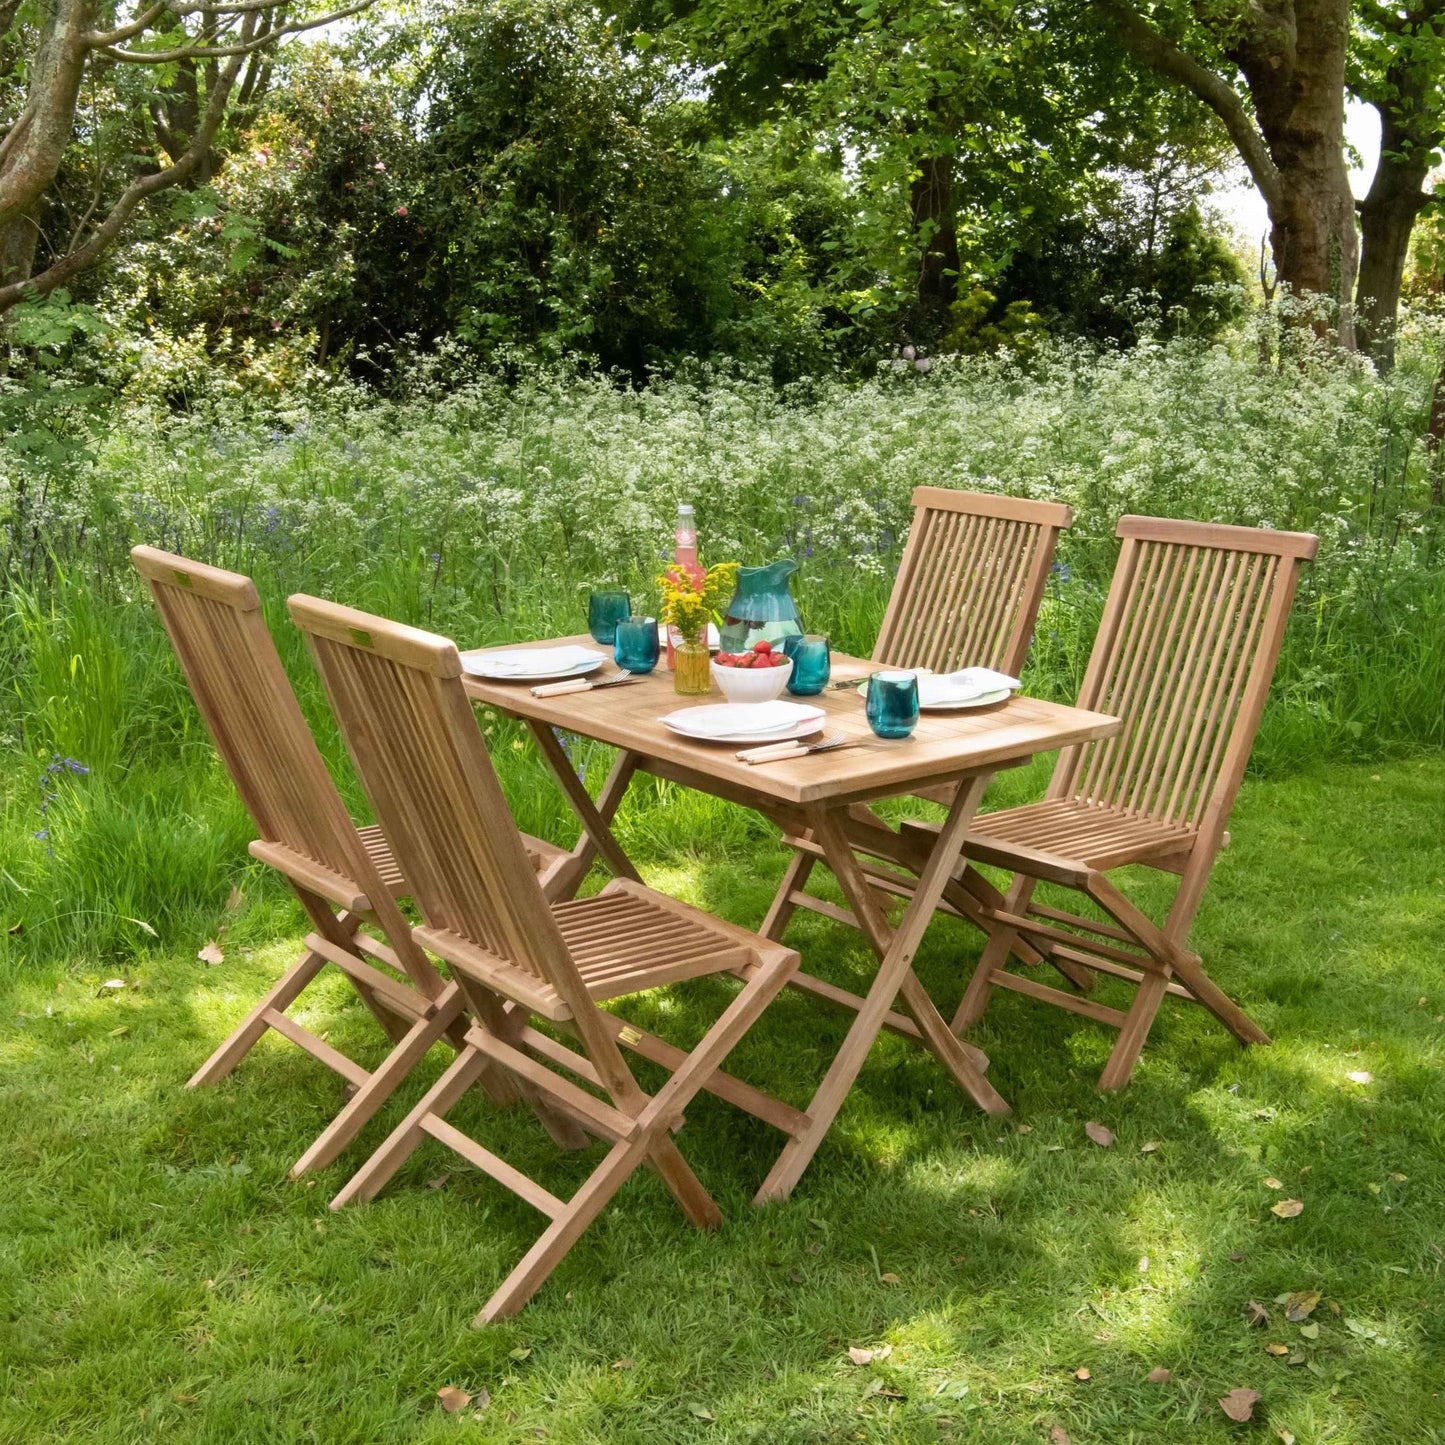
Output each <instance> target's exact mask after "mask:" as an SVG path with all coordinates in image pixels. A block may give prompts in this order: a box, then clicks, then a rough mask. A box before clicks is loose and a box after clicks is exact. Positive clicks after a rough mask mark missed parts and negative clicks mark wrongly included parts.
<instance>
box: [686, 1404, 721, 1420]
mask: <svg viewBox="0 0 1445 1445" xmlns="http://www.w3.org/2000/svg"><path fill="white" fill-rule="evenodd" d="M687 1408H688V1411H689V1412H690V1413H691V1414H693V1415H696V1416H697V1418H698V1419H699V1420H714V1419H716V1418H717V1417H716V1416H715V1415H714V1414H713V1412H712V1411H711V1410H709V1409H708V1407H707V1406H706V1405H698V1404H691V1405H689V1406H688V1407H687Z"/></svg>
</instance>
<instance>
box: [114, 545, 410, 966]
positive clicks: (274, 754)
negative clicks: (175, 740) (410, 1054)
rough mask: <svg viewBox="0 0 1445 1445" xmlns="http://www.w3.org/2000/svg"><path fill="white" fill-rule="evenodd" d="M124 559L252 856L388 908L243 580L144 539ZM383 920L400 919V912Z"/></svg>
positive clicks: (314, 886) (327, 894) (328, 894)
mask: <svg viewBox="0 0 1445 1445" xmlns="http://www.w3.org/2000/svg"><path fill="white" fill-rule="evenodd" d="M131 556H132V559H133V560H134V562H135V565H136V568H137V570H138V571H139V572H140V573H141V575H142V576H143V577H144V578H145V579H146V581H147V582H148V583H149V585H150V589H151V595H152V596H153V597H154V598H155V604H156V607H157V609H158V610H159V612H160V615H161V620H162V622H163V623H164V624H165V628H166V631H167V632H168V633H169V634H170V639H171V643H172V644H173V646H174V647H175V650H176V656H177V657H178V658H179V659H180V663H181V667H182V669H183V670H184V672H185V674H186V678H187V681H188V682H189V683H190V686H191V694H192V696H193V697H194V698H195V701H196V706H197V708H198V709H199V710H200V713H201V717H202V718H203V719H204V721H205V724H206V727H207V728H208V730H209V731H210V734H211V737H212V739H213V740H214V742H215V744H216V750H217V751H218V752H219V753H220V755H221V759H222V761H223V762H224V763H225V765H226V770H227V772H229V773H230V775H231V780H232V782H234V783H235V785H236V789H237V791H238V792H239V793H240V795H241V800H242V801H243V802H244V803H245V805H246V808H247V811H248V812H249V813H250V814H251V817H252V819H253V821H254V822H255V824H256V828H257V831H258V832H259V834H260V838H259V840H258V841H257V843H255V844H253V845H252V848H251V851H252V853H253V854H254V855H255V856H257V857H258V858H260V859H261V860H262V861H263V862H266V863H269V864H271V865H272V866H273V867H276V868H278V869H279V870H280V871H281V872H283V873H285V874H286V875H287V876H288V877H290V878H291V879H292V880H293V881H295V882H298V883H300V884H301V885H302V886H304V887H305V888H307V889H308V890H309V891H311V892H313V893H317V894H320V896H321V897H323V898H325V899H326V900H327V901H328V902H331V903H334V904H336V905H337V906H338V907H342V908H354V907H355V906H356V905H357V904H358V903H361V904H363V905H364V906H365V908H366V911H368V912H377V911H383V912H386V913H388V914H391V913H394V908H393V906H392V904H391V899H390V894H389V893H388V891H387V889H386V887H385V885H384V884H383V883H382V881H381V880H380V878H379V877H378V876H377V873H376V871H375V867H374V865H373V863H372V861H371V859H370V858H369V857H368V855H367V852H366V849H365V846H364V845H363V844H362V843H361V841H360V840H359V839H358V837H357V834H356V829H355V826H354V825H353V823H352V820H351V818H350V816H349V815H348V813H347V811H346V806H345V804H343V803H342V801H341V797H340V795H339V794H338V793H337V791H336V785H335V783H334V782H333V781H332V778H331V775H330V773H329V772H328V771H327V769H326V764H325V763H324V762H323V761H322V758H321V753H320V750H319V749H318V748H317V746H316V740H315V738H314V737H313V736H312V734H311V730H310V728H308V727H307V725H306V719H305V718H304V717H303V716H302V713H301V706H300V704H299V703H298V702H297V700H296V694H295V692H294V691H293V690H292V687H291V683H290V680H289V679H288V678H287V676H286V669H285V667H284V666H283V665H282V662H281V658H280V656H279V655H278V653H277V651H276V644H275V642H274V641H273V640H272V638H271V634H270V632H269V631H267V628H266V623H265V619H264V618H263V617H262V614H261V599H260V597H259V596H258V594H257V592H256V588H255V586H254V584H253V583H252V582H251V579H250V578H249V577H243V576H241V575H240V574H239V573H236V572H225V571H222V570H221V569H220V568H219V567H210V566H207V565H206V564H205V563H202V562H193V561H191V560H190V559H189V558H186V557H178V556H175V555H174V554H172V553H170V552H162V551H159V550H158V549H157V548H154V547H136V548H135V549H134V550H133V551H132V553H131ZM387 921H388V920H386V919H383V924H384V925H385V924H386V923H387ZM391 921H393V922H395V923H398V924H399V923H400V921H401V920H400V915H399V914H397V915H395V918H394V919H392V920H391ZM387 932H388V934H391V933H392V932H393V929H392V928H390V927H388V928H387ZM405 961H406V962H407V964H408V968H407V971H408V973H412V972H413V967H415V966H422V967H425V969H426V971H425V973H424V975H423V976H422V977H421V978H416V977H415V975H414V981H417V982H425V983H426V985H427V988H428V991H429V992H434V991H435V988H434V985H435V983H436V979H435V974H434V973H433V972H432V971H431V970H430V968H429V967H428V966H425V965H424V961H423V960H422V959H421V957H420V955H417V956H416V958H415V959H411V958H408V959H406V960H405Z"/></svg>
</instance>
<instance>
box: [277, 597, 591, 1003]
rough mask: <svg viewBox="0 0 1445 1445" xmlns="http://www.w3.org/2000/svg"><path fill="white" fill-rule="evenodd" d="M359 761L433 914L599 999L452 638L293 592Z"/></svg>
mask: <svg viewBox="0 0 1445 1445" xmlns="http://www.w3.org/2000/svg"><path fill="white" fill-rule="evenodd" d="M290 609H291V616H292V619H293V620H294V621H295V623H296V625H297V626H298V627H300V628H301V629H302V631H303V632H305V633H306V634H307V638H308V640H309V642H310V644H311V650H312V655H313V657H314V658H315V660H316V665H317V668H318V670H319V671H320V673H321V676H322V680H323V681H324V682H325V684H326V690H327V693H328V695H329V696H330V698H331V705H332V708H333V710H334V712H335V714H336V719H337V722H338V723H339V724H340V726H341V731H342V734H343V736H344V737H345V738H346V741H347V746H348V747H349V748H350V750H351V755H352V759H353V761H354V762H355V764H356V771H357V773H358V775H359V776H360V778H361V781H362V785H363V787H365V789H366V791H367V794H368V796H369V797H370V799H371V803H372V806H373V807H374V808H375V809H376V812H377V816H378V817H379V818H380V819H381V823H382V827H383V828H384V830H385V832H386V835H387V837H388V839H390V841H391V845H392V847H393V848H394V849H395V851H396V855H397V859H398V861H399V862H400V863H401V866H402V869H403V871H404V872H405V874H406V876H407V880H408V882H409V883H410V885H411V889H412V897H413V898H414V900H415V902H416V904H417V907H418V908H420V910H421V912H422V916H423V917H424V918H425V920H426V923H427V925H428V931H442V932H445V933H447V934H450V935H453V936H455V937H458V938H460V939H462V940H464V941H465V942H467V943H470V944H472V945H473V946H474V947H475V948H477V949H481V950H483V951H484V952H485V954H487V955H490V957H491V959H493V960H495V961H496V962H497V963H499V964H501V965H503V968H502V969H500V970H495V971H493V972H492V973H491V974H489V977H491V978H493V979H495V981H496V986H497V988H498V991H500V992H503V993H508V994H509V995H510V996H511V997H514V998H518V999H519V1000H520V1001H523V1002H528V1001H529V999H530V998H531V997H532V996H533V993H534V991H533V990H530V989H528V988H526V987H521V988H517V987H510V988H509V986H508V983H507V979H506V972H505V970H506V968H507V967H510V968H511V969H516V970H519V971H520V972H521V974H522V975H523V977H522V979H519V980H516V981H515V982H516V983H520V984H525V983H526V982H527V981H528V980H534V981H536V982H537V983H541V984H542V985H544V986H545V987H546V988H548V989H550V990H552V991H554V992H555V993H556V995H558V996H560V998H561V999H562V1000H563V1001H564V1002H565V1003H566V1005H567V1006H568V1008H569V1009H570V1010H571V1011H572V1012H573V1013H574V1015H576V1014H579V1013H584V1012H586V1011H588V1010H590V1009H591V1008H592V1007H593V1005H592V1003H591V1000H590V998H589V997H588V994H587V991H586V989H585V987H584V985H583V983H582V979H581V976H580V974H579V973H578V970H577V967H576V965H575V963H574V962H573V960H572V957H571V955H570V954H569V953H568V951H567V948H566V945H565V944H564V942H563V940H562V936H561V933H560V932H559V930H558V928H557V924H556V922H555V920H554V919H553V917H552V913H551V911H550V909H549V908H548V906H547V902H546V899H545V898H544V896H543V893H542V889H541V885H540V884H539V883H538V881H537V876H536V873H535V871H534V870H533V868H532V866H531V864H530V862H529V861H528V859H527V854H526V850H525V849H524V847H523V845H522V837H521V834H520V833H519V832H518V830H517V825H516V823H515V822H514V820H513V818H512V814H511V812H510V810H509V809H508V807H507V800H506V798H505V796H504V795H503V793H502V788H501V784H500V783H499V782H498V780H497V775H496V772H495V770H494V769H493V767H492V761H491V757H490V755H489V754H488V752H487V747H486V744H485V742H484V741H483V739H482V734H481V730H480V729H479V728H478V727H477V722H476V718H475V717H474V716H473V714H472V709H471V704H470V703H469V702H468V700H467V697H466V694H465V692H464V691H463V690H462V685H461V682H460V678H461V672H462V667H461V658H460V656H459V655H458V653H457V649H456V645H455V644H454V643H452V642H451V641H449V640H448V639H447V638H444V637H437V636H435V635H434V634H432V633H429V632H423V631H420V630H419V629H417V628H414V627H407V626H405V625H403V624H402V623H399V622H391V621H388V620H386V619H384V618H380V617H374V616H372V615H371V614H369V613H365V612H358V611H356V610H354V609H353V608H349V607H342V606H339V605H337V604H336V603H332V602H325V601H322V600H320V599H319V598H315V597H305V596H296V597H293V598H291V600H290Z"/></svg>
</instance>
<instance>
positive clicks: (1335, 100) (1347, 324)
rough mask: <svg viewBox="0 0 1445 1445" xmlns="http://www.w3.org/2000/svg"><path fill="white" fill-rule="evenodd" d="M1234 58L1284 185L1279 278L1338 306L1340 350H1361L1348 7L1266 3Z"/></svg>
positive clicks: (1343, 2)
mask: <svg viewBox="0 0 1445 1445" xmlns="http://www.w3.org/2000/svg"><path fill="white" fill-rule="evenodd" d="M1251 13H1252V15H1253V17H1254V19H1253V24H1252V25H1251V26H1250V28H1249V30H1248V31H1247V33H1246V34H1245V35H1244V36H1243V37H1242V38H1241V39H1240V40H1239V42H1238V43H1237V44H1236V46H1235V47H1234V50H1233V52H1232V58H1233V59H1234V60H1235V62H1236V63H1237V64H1238V65H1239V68H1240V70H1241V71H1242V72H1243V74H1244V77H1245V80H1246V81H1247V82H1248V85H1249V93H1250V98H1251V99H1252V101H1253V103H1254V113H1255V118H1256V120H1257V121H1258V123H1259V129H1260V134H1261V135H1262V136H1263V137H1264V141H1265V144H1266V145H1267V146H1268V147H1269V154H1270V159H1271V160H1272V161H1273V162H1274V167H1275V171H1276V173H1277V176H1278V185H1277V194H1276V195H1275V196H1272V197H1271V196H1268V195H1267V196H1266V200H1267V201H1268V202H1269V212H1270V246H1271V249H1272V250H1273V252H1274V264H1275V272H1276V274H1277V275H1278V277H1279V279H1280V280H1281V281H1283V282H1286V283H1287V284H1288V285H1289V287H1290V289H1291V290H1292V291H1293V292H1294V293H1295V294H1296V295H1300V296H1303V295H1306V294H1308V293H1311V292H1313V293H1315V294H1317V295H1321V296H1326V297H1328V298H1329V299H1330V301H1331V302H1332V303H1333V305H1334V308H1335V315H1334V317H1333V318H1332V319H1333V320H1334V321H1335V323H1336V325H1337V327H1338V330H1339V339H1340V344H1341V345H1342V346H1344V347H1348V348H1351V349H1353V347H1354V344H1355V330H1354V318H1353V314H1352V303H1353V297H1354V289H1355V276H1356V272H1357V269H1358V266H1359V241H1358V236H1357V233H1356V230H1355V198H1354V194H1353V192H1351V190H1350V176H1349V171H1348V170H1347V169H1346V166H1345V54H1346V50H1347V48H1348V44H1349V27H1350V3H1349V0H1297V3H1295V4H1293V5H1291V4H1289V3H1287V0H1261V3H1259V4H1257V5H1254V6H1251Z"/></svg>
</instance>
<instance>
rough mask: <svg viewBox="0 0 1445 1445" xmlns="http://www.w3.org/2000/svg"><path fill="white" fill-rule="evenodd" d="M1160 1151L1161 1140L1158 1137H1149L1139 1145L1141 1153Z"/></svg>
mask: <svg viewBox="0 0 1445 1445" xmlns="http://www.w3.org/2000/svg"><path fill="white" fill-rule="evenodd" d="M1158 1151H1159V1141H1158V1140H1157V1139H1148V1140H1146V1141H1145V1142H1144V1143H1143V1144H1141V1145H1140V1146H1139V1152H1140V1153H1141V1154H1156V1153H1158Z"/></svg>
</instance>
